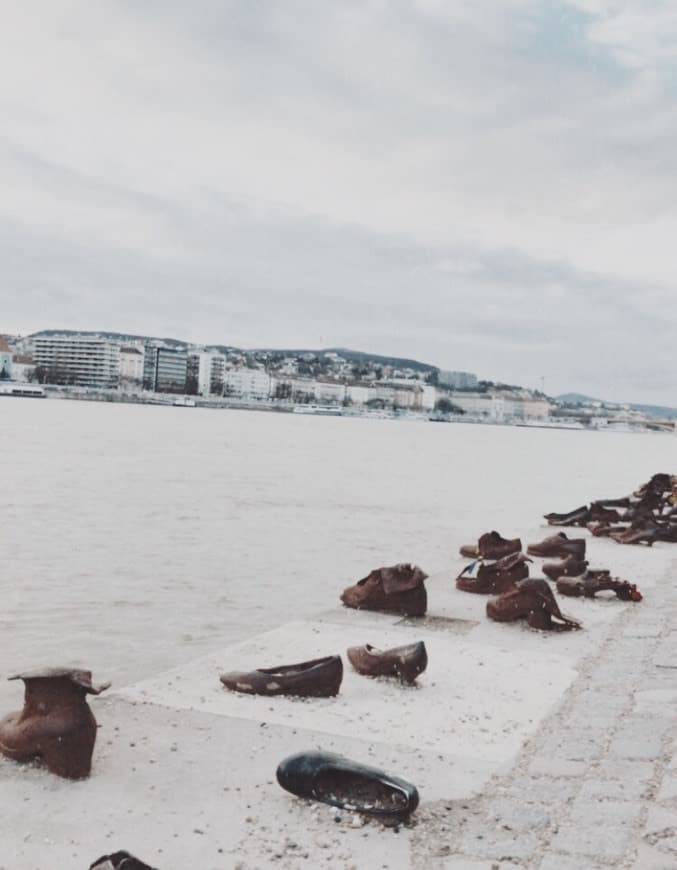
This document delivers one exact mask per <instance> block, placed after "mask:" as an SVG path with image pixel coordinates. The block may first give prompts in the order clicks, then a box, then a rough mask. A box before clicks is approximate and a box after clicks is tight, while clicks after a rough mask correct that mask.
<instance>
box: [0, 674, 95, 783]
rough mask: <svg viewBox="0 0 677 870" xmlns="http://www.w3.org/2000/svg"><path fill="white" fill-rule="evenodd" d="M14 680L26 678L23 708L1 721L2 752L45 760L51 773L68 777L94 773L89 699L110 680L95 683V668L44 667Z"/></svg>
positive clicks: (22, 757)
mask: <svg viewBox="0 0 677 870" xmlns="http://www.w3.org/2000/svg"><path fill="white" fill-rule="evenodd" d="M9 679H10V680H23V681H24V685H25V693H24V707H23V710H21V711H19V712H17V713H10V714H9V716H5V718H4V719H3V720H2V721H0V752H2V754H3V755H6V756H7V758H11V759H13V760H14V761H29V760H31V759H35V758H39V759H42V761H43V763H44V764H45V766H46V767H47V769H48V770H49V771H50V772H51V773H54V774H56V775H57V776H63V777H66V778H68V779H82V778H84V777H86V776H89V773H90V771H91V766H92V753H93V751H94V743H95V741H96V719H95V718H94V714H93V713H92V711H91V710H90V708H89V705H88V704H87V700H86V698H87V695H98V694H100V693H101V692H103V691H104V689H107V688H108V687H109V686H110V683H104V684H102V685H100V686H94V685H93V684H92V674H91V671H82V670H75V669H72V668H45V669H42V670H36V671H30V672H27V673H24V674H17V675H16V676H13V677H10V678H9Z"/></svg>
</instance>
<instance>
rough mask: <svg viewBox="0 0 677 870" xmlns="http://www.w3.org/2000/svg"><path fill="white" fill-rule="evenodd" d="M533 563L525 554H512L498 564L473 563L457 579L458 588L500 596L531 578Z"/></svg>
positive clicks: (499, 560) (497, 562) (464, 590)
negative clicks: (530, 572)
mask: <svg viewBox="0 0 677 870" xmlns="http://www.w3.org/2000/svg"><path fill="white" fill-rule="evenodd" d="M529 562H531V559H529V558H528V557H527V556H525V555H524V554H523V553H519V552H518V553H511V554H510V555H509V556H504V557H503V558H502V559H498V560H497V561H496V562H490V563H487V562H482V561H475V562H471V563H470V565H466V567H465V568H464V569H463V570H462V571H461V573H460V574H459V575H458V577H457V578H456V588H457V589H461V590H462V591H463V592H475V593H477V594H480V595H500V594H501V593H502V592H507V590H508V589H513V588H514V586H515V584H516V583H517V582H518V581H519V580H525V579H526V578H527V577H528V576H529V565H528V563H529Z"/></svg>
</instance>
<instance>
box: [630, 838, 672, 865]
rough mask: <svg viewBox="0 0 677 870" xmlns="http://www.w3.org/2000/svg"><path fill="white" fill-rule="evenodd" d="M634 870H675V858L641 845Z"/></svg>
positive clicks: (652, 847) (656, 849) (653, 847)
mask: <svg viewBox="0 0 677 870" xmlns="http://www.w3.org/2000/svg"><path fill="white" fill-rule="evenodd" d="M632 870H675V856H674V855H670V853H669V852H668V853H666V852H662V851H661V850H660V849H659V848H657V847H656V846H647V845H646V844H645V843H641V844H640V846H639V849H638V850H637V855H636V857H635V863H634V864H633V865H632Z"/></svg>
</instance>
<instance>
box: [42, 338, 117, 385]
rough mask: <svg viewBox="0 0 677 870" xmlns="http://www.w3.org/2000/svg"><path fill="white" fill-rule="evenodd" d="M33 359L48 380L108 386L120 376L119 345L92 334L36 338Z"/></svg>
mask: <svg viewBox="0 0 677 870" xmlns="http://www.w3.org/2000/svg"><path fill="white" fill-rule="evenodd" d="M33 347H34V359H35V363H36V366H37V367H38V369H39V370H40V373H41V376H42V378H41V379H44V382H45V383H48V384H49V383H52V384H72V385H75V386H81V387H98V388H104V389H108V388H111V387H117V385H118V381H119V377H120V374H119V373H120V347H119V345H117V344H116V343H115V342H112V341H108V340H107V339H105V338H99V337H98V336H93V335H50V336H37V337H36V338H34V339H33Z"/></svg>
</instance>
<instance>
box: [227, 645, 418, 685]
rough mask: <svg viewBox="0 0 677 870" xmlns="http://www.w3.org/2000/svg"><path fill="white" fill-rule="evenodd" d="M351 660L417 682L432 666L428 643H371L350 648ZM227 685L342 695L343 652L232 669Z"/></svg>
mask: <svg viewBox="0 0 677 870" xmlns="http://www.w3.org/2000/svg"><path fill="white" fill-rule="evenodd" d="M347 655H348V660H349V661H350V663H351V665H352V666H353V668H355V670H356V671H357V672H358V673H359V674H364V675H366V676H370V677H386V676H387V677H391V676H392V677H398V678H399V679H400V680H402V681H403V682H406V683H413V682H414V680H415V679H416V677H417V676H418V675H419V674H422V673H423V671H424V670H425V669H426V667H427V666H428V654H427V652H426V648H425V644H424V643H423V642H422V641H420V642H418V643H412V644H408V645H407V646H399V647H394V648H393V649H387V650H379V649H376V648H375V647H373V646H371V645H370V644H364V645H363V646H353V647H350V648H349V649H348V652H347ZM220 679H221V682H222V683H223V685H224V686H225V687H226V688H227V689H230V690H231V691H233V692H243V693H245V694H249V695H269V696H270V695H291V696H295V697H300V698H329V697H334V696H335V695H338V692H339V688H340V686H341V681H342V679H343V662H342V661H341V656H326V657H325V658H321V659H313V660H312V661H308V662H301V663H300V664H295V665H282V666H280V667H277V668H259V669H257V670H254V671H248V672H245V671H231V672H229V673H225V674H222V675H221V678H220Z"/></svg>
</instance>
